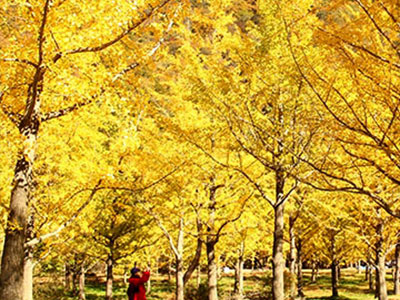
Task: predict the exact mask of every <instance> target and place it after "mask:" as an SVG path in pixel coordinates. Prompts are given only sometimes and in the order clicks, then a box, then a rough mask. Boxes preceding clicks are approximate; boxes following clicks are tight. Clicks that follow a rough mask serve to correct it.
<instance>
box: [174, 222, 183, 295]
mask: <svg viewBox="0 0 400 300" xmlns="http://www.w3.org/2000/svg"><path fill="white" fill-rule="evenodd" d="M183 238H184V220H183V217H181V218H180V220H179V232H178V241H177V246H176V252H175V285H176V290H175V296H176V298H175V299H176V300H184V297H185V282H184V272H183V260H182V256H183Z"/></svg>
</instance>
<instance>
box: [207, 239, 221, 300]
mask: <svg viewBox="0 0 400 300" xmlns="http://www.w3.org/2000/svg"><path fill="white" fill-rule="evenodd" d="M206 249H207V264H208V300H218V292H217V282H218V274H217V263H216V261H215V242H214V241H213V240H210V241H207V242H206Z"/></svg>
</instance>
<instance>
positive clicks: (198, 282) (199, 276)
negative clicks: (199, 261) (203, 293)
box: [197, 265, 201, 289]
mask: <svg viewBox="0 0 400 300" xmlns="http://www.w3.org/2000/svg"><path fill="white" fill-rule="evenodd" d="M200 284H201V267H200V265H198V266H197V289H199V288H200Z"/></svg>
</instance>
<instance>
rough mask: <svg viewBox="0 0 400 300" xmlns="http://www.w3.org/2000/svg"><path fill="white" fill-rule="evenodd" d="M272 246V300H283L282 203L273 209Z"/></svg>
mask: <svg viewBox="0 0 400 300" xmlns="http://www.w3.org/2000/svg"><path fill="white" fill-rule="evenodd" d="M274 212H275V216H274V217H275V220H274V221H275V222H274V223H275V225H274V245H273V252H272V268H273V270H272V274H273V275H272V276H273V277H272V296H273V297H272V299H273V300H284V298H285V292H284V274H283V273H284V270H285V261H284V259H283V231H284V203H281V204H280V205H277V206H275V207H274Z"/></svg>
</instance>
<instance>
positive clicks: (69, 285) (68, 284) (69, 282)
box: [64, 263, 72, 291]
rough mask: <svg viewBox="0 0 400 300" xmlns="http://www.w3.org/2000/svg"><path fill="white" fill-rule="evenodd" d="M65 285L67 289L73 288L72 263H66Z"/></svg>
mask: <svg viewBox="0 0 400 300" xmlns="http://www.w3.org/2000/svg"><path fill="white" fill-rule="evenodd" d="M64 285H65V289H66V290H67V291H71V290H72V270H71V266H70V264H68V263H66V264H65V276H64Z"/></svg>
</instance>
